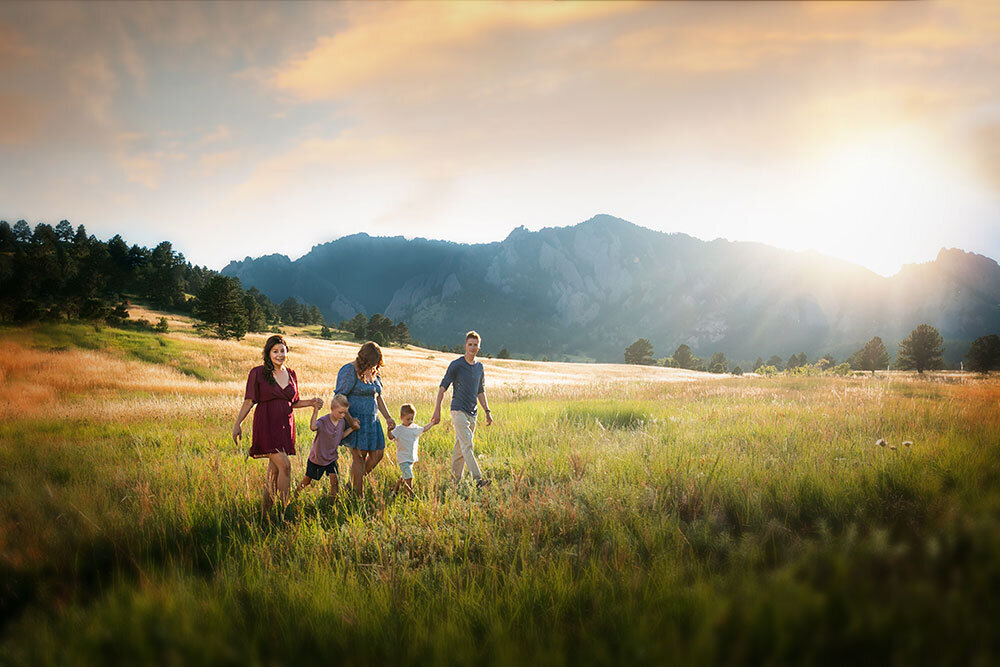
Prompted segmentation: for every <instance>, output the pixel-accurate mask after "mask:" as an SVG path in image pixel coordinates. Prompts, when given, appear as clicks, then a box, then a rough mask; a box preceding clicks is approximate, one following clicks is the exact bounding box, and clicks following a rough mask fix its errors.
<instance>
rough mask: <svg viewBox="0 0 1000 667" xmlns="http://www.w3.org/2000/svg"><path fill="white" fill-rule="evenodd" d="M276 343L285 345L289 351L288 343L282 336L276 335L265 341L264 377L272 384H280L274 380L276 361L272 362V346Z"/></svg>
mask: <svg viewBox="0 0 1000 667" xmlns="http://www.w3.org/2000/svg"><path fill="white" fill-rule="evenodd" d="M275 345H284V346H285V351H286V352H287V351H288V343H286V342H285V339H284V338H283V337H281V336H278V335H274V336H271V337H270V338H268V339H267V342H266V343H264V379H265V380H267V381H268V382H270V383H271V384H278V383H277V382H275V380H274V363H272V362H271V348H272V347H274V346H275Z"/></svg>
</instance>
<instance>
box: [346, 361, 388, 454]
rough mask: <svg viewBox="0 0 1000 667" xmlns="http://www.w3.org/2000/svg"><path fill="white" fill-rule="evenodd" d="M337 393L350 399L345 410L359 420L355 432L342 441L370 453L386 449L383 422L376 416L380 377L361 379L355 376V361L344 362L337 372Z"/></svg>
mask: <svg viewBox="0 0 1000 667" xmlns="http://www.w3.org/2000/svg"><path fill="white" fill-rule="evenodd" d="M334 391H335V392H336V393H338V394H344V395H345V396H347V400H349V401H350V402H351V407H350V408H348V412H349V413H350V415H351V416H352V417H354V418H355V419H357V420H358V421H359V422H361V426H360V427H359V428H358V430H357V431H355V432H353V433H351V434H350V435H349V436H347V437H346V438H344V439H343V440H342V441H341V443H342V444H343V445H346V446H347V447H351V448H352V449H361V450H364V451H368V452H372V451H375V450H378V449H385V434H384V433H383V432H382V422H380V421H379V419H378V405H377V404H376V403H375V395H376V394H378V395H379V396H381V395H382V380H381V378H379V377H378V376H377V375H376V376H375V380H374V381H373V382H364V381H362V380H361V379H359V378H358V374H357V372H355V370H354V364H353V363H350V364H344V366H342V367H341V369H340V372H339V373H337V387H336V389H335V390H334Z"/></svg>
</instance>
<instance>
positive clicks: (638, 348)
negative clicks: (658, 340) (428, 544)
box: [625, 338, 655, 366]
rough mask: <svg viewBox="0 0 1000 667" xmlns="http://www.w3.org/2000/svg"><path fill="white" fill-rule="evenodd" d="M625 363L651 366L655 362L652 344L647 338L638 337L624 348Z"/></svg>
mask: <svg viewBox="0 0 1000 667" xmlns="http://www.w3.org/2000/svg"><path fill="white" fill-rule="evenodd" d="M625 363H626V364H642V365H643V366H652V365H653V364H654V363H655V360H654V359H653V344H652V343H650V342H649V339H648V338H640V339H638V340H636V341H635V342H634V343H632V344H631V345H629V346H628V347H627V348H625Z"/></svg>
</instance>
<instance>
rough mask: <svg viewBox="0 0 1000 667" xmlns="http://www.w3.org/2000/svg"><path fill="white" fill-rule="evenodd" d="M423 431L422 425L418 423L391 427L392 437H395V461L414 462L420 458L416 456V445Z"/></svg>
mask: <svg viewBox="0 0 1000 667" xmlns="http://www.w3.org/2000/svg"><path fill="white" fill-rule="evenodd" d="M423 432H424V427H423V426H420V425H418V424H410V425H409V426H403V425H402V424H399V425H397V426H396V428H394V429H392V437H394V438H395V439H396V463H416V462H417V461H419V460H420V459H418V458H417V447H418V445H419V441H420V434H421V433H423Z"/></svg>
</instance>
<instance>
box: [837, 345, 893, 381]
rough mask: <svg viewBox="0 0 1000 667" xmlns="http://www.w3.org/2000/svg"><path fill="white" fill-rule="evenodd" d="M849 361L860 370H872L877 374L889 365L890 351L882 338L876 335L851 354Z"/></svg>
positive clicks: (852, 366)
mask: <svg viewBox="0 0 1000 667" xmlns="http://www.w3.org/2000/svg"><path fill="white" fill-rule="evenodd" d="M847 362H848V363H849V364H850V365H851V368H854V369H857V370H859V371H871V372H872V375H874V374H875V371H877V370H878V369H880V368H887V367H888V366H889V353H888V352H887V351H886V349H885V344H884V343H883V342H882V339H881V338H879V337H878V336H875V337H874V338H872V339H871V340H870V341H868V342H867V343H865V346H864V347H863V348H861V349H860V350H858V351H857V352H855V353H854V354H852V355H851V357H850V359H848V360H847Z"/></svg>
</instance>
